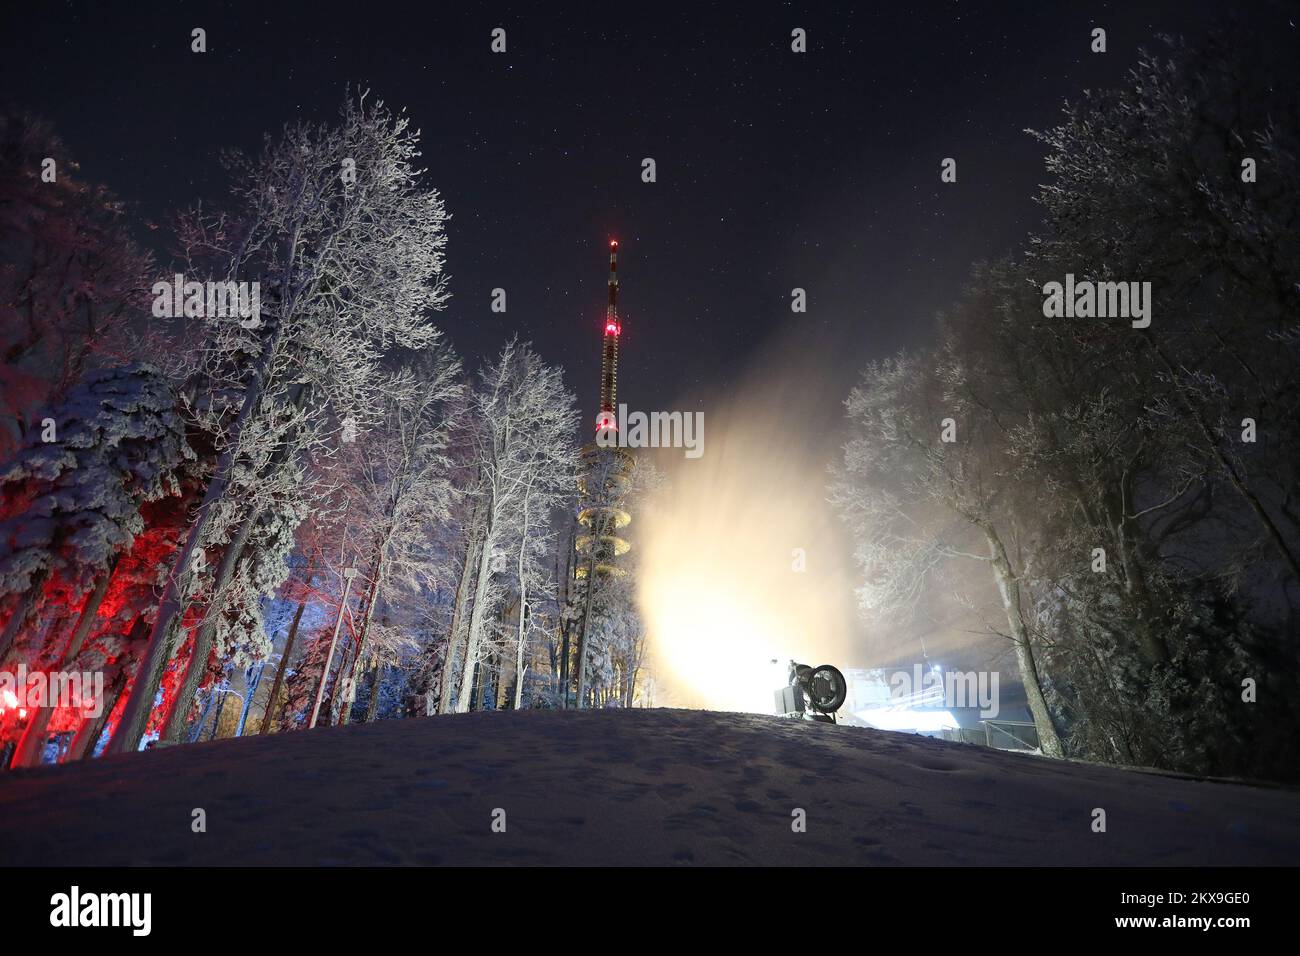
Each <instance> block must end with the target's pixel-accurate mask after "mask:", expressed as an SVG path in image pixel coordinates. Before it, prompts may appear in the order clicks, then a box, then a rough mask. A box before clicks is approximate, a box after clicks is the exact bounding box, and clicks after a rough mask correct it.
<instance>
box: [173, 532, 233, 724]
mask: <svg viewBox="0 0 1300 956" xmlns="http://www.w3.org/2000/svg"><path fill="white" fill-rule="evenodd" d="M256 523H257V516H256V515H253V514H249V515H246V516H245V517H244V520H243V521H242V522H240V525H239V530H238V531H236V532H235V535H234V537H232V538H231V539H230V543H229V544H228V545H226V549H225V551H224V552H223V553H222V555H221V564H220V565H218V566H217V572H216V576H215V578H214V580H213V583H212V598H211V600H210V601H209V602H208V607H207V610H206V612H205V613H204V615H203V620H202V621H201V622H200V623H199V626H198V627H197V628H196V629H195V633H194V644H193V647H192V648H191V650H190V659H189V661H188V663H187V664H186V666H185V678H184V680H182V681H181V684H180V686H179V687H178V688H177V689H176V696H175V698H174V699H173V700H172V702H171V710H170V711H169V712H168V714H167V720H166V721H165V722H164V724H163V729H162V733H161V734H159V743H167V744H177V743H180V740H181V734H182V733H183V732H184V730H185V724H186V723H187V722H188V719H189V715H190V710H191V708H192V707H193V704H194V694H195V693H196V692H197V691H198V689H199V684H201V683H202V682H203V675H204V673H205V672H206V671H207V669H208V658H209V657H210V656H211V655H212V643H213V639H214V638H215V637H216V633H217V619H218V618H219V617H220V615H221V614H222V608H221V605H222V604H223V603H224V602H223V596H224V593H225V590H226V588H227V587H229V586H230V579H231V578H233V577H234V576H235V565H236V564H237V563H238V561H239V559H240V557H242V556H243V553H244V548H245V546H247V544H248V539H249V538H250V537H251V536H252V534H253V527H254V525H255V524H256Z"/></svg>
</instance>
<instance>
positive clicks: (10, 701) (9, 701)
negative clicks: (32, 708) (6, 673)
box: [4, 687, 18, 707]
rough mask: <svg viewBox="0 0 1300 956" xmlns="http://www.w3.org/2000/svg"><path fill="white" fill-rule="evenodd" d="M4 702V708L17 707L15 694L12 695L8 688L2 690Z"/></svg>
mask: <svg viewBox="0 0 1300 956" xmlns="http://www.w3.org/2000/svg"><path fill="white" fill-rule="evenodd" d="M4 702H5V706H6V707H17V706H18V695H17V694H15V693H14V692H13V691H12V690H10V689H9V688H8V687H6V688H5V689H4Z"/></svg>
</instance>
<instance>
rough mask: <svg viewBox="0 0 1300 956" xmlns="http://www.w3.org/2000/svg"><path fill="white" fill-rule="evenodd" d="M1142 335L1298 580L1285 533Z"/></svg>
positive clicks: (1299, 565)
mask: <svg viewBox="0 0 1300 956" xmlns="http://www.w3.org/2000/svg"><path fill="white" fill-rule="evenodd" d="M1145 334H1146V339H1147V342H1148V343H1150V344H1151V347H1152V349H1153V350H1154V351H1155V353H1156V355H1158V356H1159V357H1160V361H1161V363H1162V364H1163V365H1164V367H1165V371H1166V372H1167V373H1168V374H1169V376H1170V378H1171V379H1172V381H1173V384H1174V391H1175V393H1176V394H1177V395H1178V399H1179V401H1180V402H1181V403H1182V405H1183V407H1184V408H1185V409H1187V413H1188V414H1189V415H1191V417H1192V421H1194V422H1195V423H1196V428H1197V431H1199V432H1200V434H1201V438H1202V440H1203V441H1204V442H1205V445H1206V447H1207V448H1208V449H1209V451H1210V454H1212V455H1213V456H1214V459H1215V461H1217V462H1218V463H1219V467H1220V468H1222V469H1223V473H1224V474H1226V475H1227V476H1228V481H1229V482H1230V483H1231V484H1232V487H1233V489H1234V490H1236V492H1237V494H1239V495H1240V496H1241V498H1242V500H1243V501H1245V502H1246V505H1247V506H1248V507H1249V508H1250V510H1251V512H1252V513H1253V514H1254V515H1255V519H1256V520H1257V521H1258V522H1259V524H1260V527H1262V528H1263V529H1264V535H1265V537H1267V538H1268V539H1269V541H1270V542H1271V543H1272V544H1273V547H1274V548H1276V549H1277V552H1278V554H1279V555H1281V557H1282V561H1283V562H1284V563H1285V564H1286V566H1287V568H1288V569H1289V570H1290V572H1291V577H1292V578H1294V579H1295V580H1297V581H1300V559H1297V557H1296V555H1295V553H1294V552H1293V551H1292V550H1291V547H1290V545H1289V544H1287V540H1286V536H1285V535H1284V534H1283V533H1282V530H1281V529H1280V528H1279V527H1278V526H1277V524H1276V523H1275V522H1274V521H1273V518H1272V517H1271V516H1270V515H1269V513H1268V512H1267V511H1266V510H1265V509H1264V504H1263V502H1261V501H1260V500H1259V497H1258V496H1257V495H1256V494H1255V492H1254V491H1253V490H1252V489H1251V488H1250V487H1249V486H1248V485H1247V484H1246V481H1245V479H1244V478H1243V477H1242V476H1241V475H1240V474H1239V473H1238V472H1237V467H1236V465H1234V464H1233V463H1232V460H1231V459H1230V458H1228V456H1227V455H1225V454H1224V453H1223V448H1222V447H1220V444H1219V439H1218V437H1217V436H1215V434H1214V430H1213V429H1212V428H1210V425H1209V423H1208V422H1207V421H1206V420H1205V416H1204V415H1202V414H1201V411H1200V409H1198V408H1196V406H1194V405H1193V404H1192V402H1191V401H1190V400H1189V399H1188V398H1187V396H1186V395H1184V394H1183V391H1182V389H1181V388H1180V387H1179V377H1178V373H1177V372H1176V371H1175V369H1174V365H1173V363H1172V362H1171V361H1170V360H1169V358H1168V356H1166V355H1165V353H1164V350H1163V349H1162V348H1160V346H1159V345H1157V344H1156V340H1155V339H1154V338H1152V337H1151V335H1150V333H1149V332H1148V333H1145Z"/></svg>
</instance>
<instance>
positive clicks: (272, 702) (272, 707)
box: [257, 572, 316, 736]
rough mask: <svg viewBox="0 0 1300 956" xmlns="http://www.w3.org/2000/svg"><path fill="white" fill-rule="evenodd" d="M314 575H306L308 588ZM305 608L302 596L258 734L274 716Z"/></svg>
mask: <svg viewBox="0 0 1300 956" xmlns="http://www.w3.org/2000/svg"><path fill="white" fill-rule="evenodd" d="M315 577H316V574H315V572H313V573H311V574H309V575H307V584H306V586H307V587H308V588H310V587H311V582H312V580H313V579H314V578H315ZM306 609H307V599H306V598H305V597H304V598H303V599H302V600H301V601H299V602H298V610H297V611H295V612H294V615H293V623H292V624H290V625H289V636H288V637H287V638H285V641H284V653H282V654H281V655H280V666H279V667H277V668H276V669H275V683H274V684H272V685H271V696H270V698H269V699H268V700H267V702H266V710H264V711H263V712H262V726H261V728H260V729H259V730H258V731H257V733H258V735H259V736H260V735H262V734H264V733H266V732H267V730H268V729H269V728H270V726H271V720H272V719H273V718H274V716H275V711H276V710H277V708H278V705H279V701H280V688H281V687H283V686H284V672H285V671H286V670H288V669H289V655H290V654H292V653H293V642H294V640H295V639H296V638H297V637H298V625H299V623H301V621H302V612H303V611H305V610H306Z"/></svg>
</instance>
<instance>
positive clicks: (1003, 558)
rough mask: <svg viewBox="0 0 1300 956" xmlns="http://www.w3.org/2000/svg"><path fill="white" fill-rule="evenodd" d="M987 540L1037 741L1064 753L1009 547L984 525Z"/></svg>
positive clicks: (1055, 753)
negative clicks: (1027, 625)
mask: <svg viewBox="0 0 1300 956" xmlns="http://www.w3.org/2000/svg"><path fill="white" fill-rule="evenodd" d="M981 530H982V531H983V532H984V537H985V540H987V541H988V545H989V556H990V558H991V559H992V565H993V575H994V578H995V579H996V580H997V584H998V593H999V594H1000V595H1001V597H1002V607H1003V608H1004V610H1005V611H1006V615H1007V624H1008V625H1009V626H1010V627H1011V637H1012V642H1013V643H1014V644H1015V647H1016V663H1017V664H1019V665H1020V680H1021V682H1022V683H1023V684H1024V687H1025V696H1026V697H1027V698H1028V700H1029V712H1030V713H1031V714H1032V715H1033V718H1034V728H1035V729H1036V730H1037V731H1038V745H1039V747H1041V748H1042V751H1043V753H1044V754H1046V755H1047V756H1049V757H1063V756H1065V749H1064V748H1063V747H1062V746H1061V738H1060V737H1059V736H1058V735H1057V732H1056V725H1055V724H1054V723H1053V722H1052V714H1051V711H1049V710H1048V709H1047V701H1046V699H1045V698H1044V697H1043V688H1042V684H1041V683H1040V682H1039V679H1038V665H1037V663H1036V662H1035V661H1034V649H1033V647H1032V646H1030V643H1029V629H1028V628H1027V627H1026V626H1025V619H1024V612H1023V610H1022V609H1021V606H1020V581H1019V579H1018V578H1017V577H1016V575H1015V573H1014V572H1013V571H1012V569H1011V562H1010V561H1009V560H1008V559H1007V552H1006V548H1005V547H1003V545H1002V539H1001V538H999V537H998V536H997V533H996V532H995V531H994V530H993V529H992V527H989V526H985V527H982V528H981Z"/></svg>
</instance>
